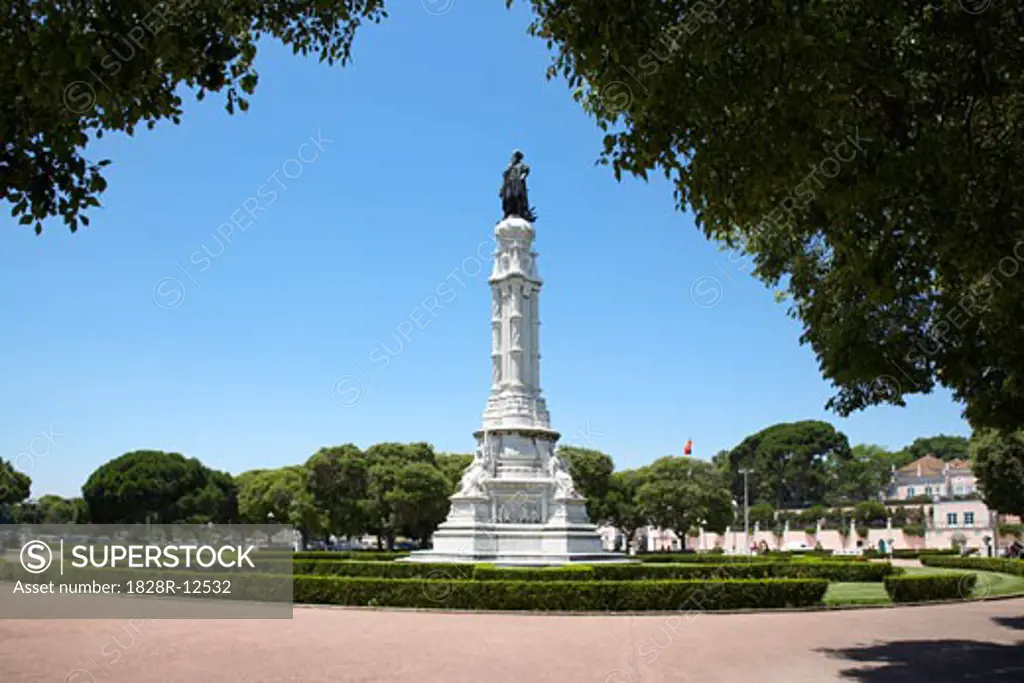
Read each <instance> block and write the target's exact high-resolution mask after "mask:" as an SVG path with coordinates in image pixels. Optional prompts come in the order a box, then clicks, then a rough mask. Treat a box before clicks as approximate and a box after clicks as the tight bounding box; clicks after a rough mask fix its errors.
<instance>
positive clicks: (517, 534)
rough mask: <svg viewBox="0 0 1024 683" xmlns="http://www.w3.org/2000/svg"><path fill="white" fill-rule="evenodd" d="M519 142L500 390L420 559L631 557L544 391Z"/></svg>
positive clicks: (503, 229) (506, 242) (509, 184)
mask: <svg viewBox="0 0 1024 683" xmlns="http://www.w3.org/2000/svg"><path fill="white" fill-rule="evenodd" d="M522 159H523V154H522V152H519V151H518V150H517V151H516V152H515V153H514V154H513V157H512V162H511V163H510V164H509V166H508V168H507V169H506V170H505V174H504V181H503V184H502V188H501V191H500V193H499V195H500V197H501V200H502V212H503V214H504V218H503V219H502V220H501V222H499V223H498V225H497V227H496V228H495V230H494V234H495V240H496V244H497V246H496V248H495V252H494V267H493V270H492V272H491V277H490V279H489V282H490V285H491V394H490V397H489V398H488V399H487V407H486V408H485V409H484V414H483V425H482V426H481V428H480V429H479V430H478V431H477V432H476V433H475V434H474V436H475V437H476V440H477V448H476V453H475V455H474V457H473V462H472V463H471V464H470V466H469V468H468V469H467V470H466V471H465V473H464V474H463V476H462V480H461V482H460V484H459V490H458V492H457V493H456V494H455V495H453V496H452V497H451V510H450V511H449V513H448V518H447V519H446V520H445V521H444V522H443V523H442V524H441V526H440V527H439V528H438V530H437V531H436V532H435V533H434V548H433V550H428V551H421V552H416V553H413V554H412V555H411V556H410V557H409V558H408V561H411V562H495V563H498V564H503V565H509V564H522V565H548V564H564V563H568V562H586V563H593V562H625V561H628V560H627V559H626V558H625V557H624V556H623V555H620V554H616V553H610V552H605V551H604V550H603V549H602V546H601V539H600V537H599V535H598V533H597V527H596V526H595V525H593V524H591V523H590V520H589V519H588V518H587V509H586V504H585V501H584V499H583V497H582V496H581V495H580V494H579V492H578V491H577V490H576V487H575V486H574V484H573V481H572V477H571V476H570V474H569V467H568V464H567V463H566V462H565V460H564V459H563V458H561V457H560V456H559V455H558V451H557V450H556V448H555V444H556V443H557V441H558V438H559V434H558V432H556V431H554V430H553V429H551V419H550V416H549V415H548V410H547V407H546V405H545V403H544V398H543V397H542V396H541V390H540V307H539V303H540V290H541V284H542V280H541V278H540V276H539V275H538V273H537V252H535V251H533V240H534V236H535V231H534V227H533V221H534V220H535V213H534V211H533V208H532V207H530V205H529V202H528V201H527V194H526V176H527V174H528V173H529V167H528V166H526V165H525V164H524V163H522Z"/></svg>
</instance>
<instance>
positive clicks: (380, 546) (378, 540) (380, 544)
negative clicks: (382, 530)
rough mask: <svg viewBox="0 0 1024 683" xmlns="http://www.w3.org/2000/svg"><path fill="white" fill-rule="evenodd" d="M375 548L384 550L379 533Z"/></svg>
mask: <svg viewBox="0 0 1024 683" xmlns="http://www.w3.org/2000/svg"><path fill="white" fill-rule="evenodd" d="M377 550H378V551H379V550H384V541H383V539H382V538H381V535H380V534H377Z"/></svg>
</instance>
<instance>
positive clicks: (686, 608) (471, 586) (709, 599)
mask: <svg viewBox="0 0 1024 683" xmlns="http://www.w3.org/2000/svg"><path fill="white" fill-rule="evenodd" d="M827 589H828V582H827V581H824V580H810V579H806V580H805V579H777V580H768V581H753V580H743V581H572V582H559V583H553V582H547V581H432V580H423V579H370V578H362V577H327V576H296V577H295V587H294V590H295V602H296V603H312V604H331V605H350V606H357V605H359V606H380V607H421V608H434V609H467V610H525V611H565V612H581V611H582V612H631V611H637V612H642V611H644V612H646V611H680V612H701V611H711V610H735V609H766V608H784V607H809V606H812V605H817V604H819V603H821V600H822V598H823V597H824V595H825V591H826V590H827Z"/></svg>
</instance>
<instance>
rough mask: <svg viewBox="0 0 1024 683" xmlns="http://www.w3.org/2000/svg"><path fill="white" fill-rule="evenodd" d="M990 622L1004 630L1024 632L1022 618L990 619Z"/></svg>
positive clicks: (1023, 619)
mask: <svg viewBox="0 0 1024 683" xmlns="http://www.w3.org/2000/svg"><path fill="white" fill-rule="evenodd" d="M992 621H994V622H996V623H997V624H999V625H1000V626H1005V627H1006V628H1015V629H1017V630H1019V631H1024V617H992Z"/></svg>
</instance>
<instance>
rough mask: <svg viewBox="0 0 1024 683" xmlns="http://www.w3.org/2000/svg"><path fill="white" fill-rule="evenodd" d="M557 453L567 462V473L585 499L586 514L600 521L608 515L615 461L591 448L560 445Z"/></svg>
mask: <svg viewBox="0 0 1024 683" xmlns="http://www.w3.org/2000/svg"><path fill="white" fill-rule="evenodd" d="M558 454H559V455H560V456H561V457H563V458H565V460H566V461H567V462H568V463H569V475H570V476H571V477H572V480H573V483H574V484H576V488H577V490H578V491H579V492H580V494H581V495H583V497H584V498H586V499H587V515H589V517H590V521H591V522H595V523H600V522H602V521H603V520H604V519H605V518H607V516H608V509H607V505H608V493H609V486H610V484H611V476H612V471H613V470H614V469H615V463H614V462H612V458H611V456H610V455H608V454H606V453H602V452H601V451H596V450H594V449H591V448H580V447H578V446H562V447H561V448H559V449H558Z"/></svg>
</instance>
